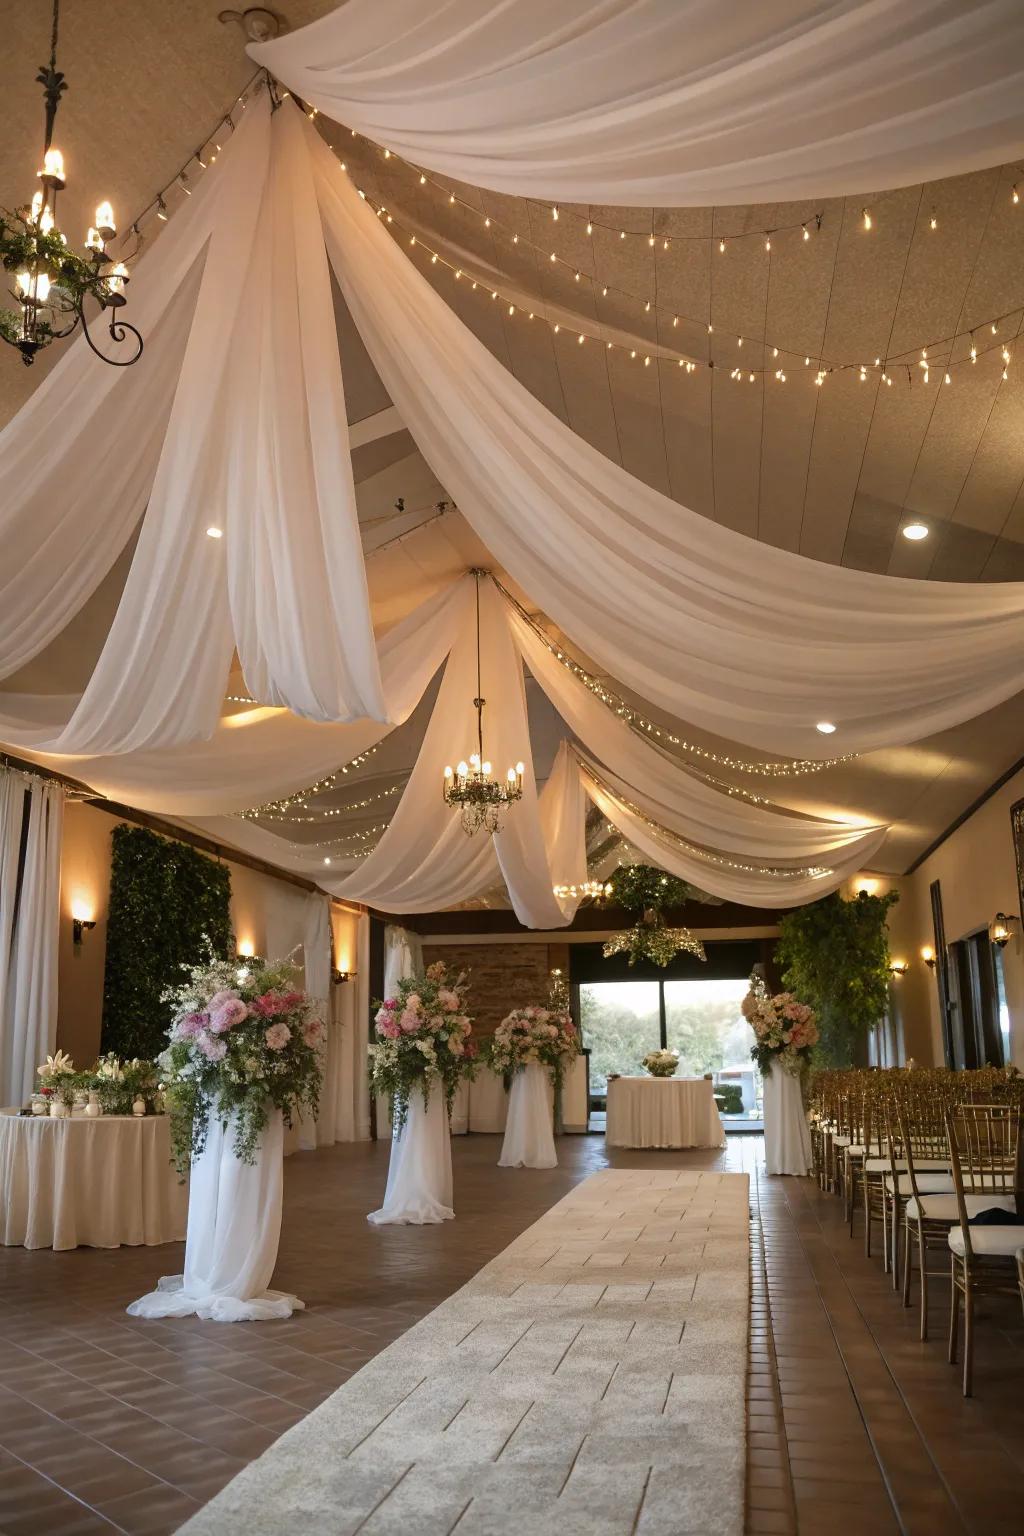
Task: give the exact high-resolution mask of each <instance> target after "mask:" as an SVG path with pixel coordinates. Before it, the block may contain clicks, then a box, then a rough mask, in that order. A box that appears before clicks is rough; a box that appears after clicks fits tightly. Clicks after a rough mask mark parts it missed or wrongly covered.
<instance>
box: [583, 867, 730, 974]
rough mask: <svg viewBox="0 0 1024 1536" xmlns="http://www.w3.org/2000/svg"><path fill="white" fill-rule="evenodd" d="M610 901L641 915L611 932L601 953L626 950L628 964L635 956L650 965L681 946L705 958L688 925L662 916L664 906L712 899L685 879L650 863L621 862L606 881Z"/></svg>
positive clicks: (666, 958) (663, 961)
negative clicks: (671, 922) (670, 923)
mask: <svg viewBox="0 0 1024 1536" xmlns="http://www.w3.org/2000/svg"><path fill="white" fill-rule="evenodd" d="M608 885H609V887H610V896H609V899H610V900H611V901H614V902H616V903H617V904H618V905H619V906H620V907H625V908H626V911H627V912H641V913H642V914H643V915H642V917H641V918H640V919H639V920H638V921H637V922H636V923H634V924H633V926H632V928H627V929H625V930H624V931H623V932H622V933H616V934H614V935H613V936H612V937H611V938H610V939H608V940H607V942H606V943H605V945H604V948H603V950H602V954H603V955H604V956H605V958H606V959H607V958H608V957H609V956H611V955H617V954H621V953H623V952H624V953H625V954H627V955H628V957H629V963H630V965H635V964H636V962H637V961H638V960H650V961H651V963H652V964H653V965H660V966H666V965H668V964H669V962H670V961H671V960H672V959H674V957H675V956H676V955H677V954H678V953H679V951H680V950H686V951H687V952H688V953H689V954H691V955H696V957H697V959H698V960H704V959H706V958H707V957H706V955H705V953H704V946H703V944H702V943H701V942H700V940H699V939H696V938H694V936H693V934H692V933H691V932H690V930H689V929H688V928H667V927H666V926H665V919H664V917H663V916H662V909H663V908H664V907H679V906H682V905H683V903H684V902H687V901H704V902H707V901H714V899H715V898H714V897H709V896H705V894H704V893H703V891H699V890H698V889H697V887H696V886H695V885H691V884H690V882H689V881H688V880H680V879H679V877H678V876H677V875H669V874H666V872H665V871H664V870H663V869H657V868H655V866H654V865H653V864H621V865H620V866H619V868H618V869H617V870H616V871H615V872H614V874H613V875H612V876H611V878H610V880H609V881H608Z"/></svg>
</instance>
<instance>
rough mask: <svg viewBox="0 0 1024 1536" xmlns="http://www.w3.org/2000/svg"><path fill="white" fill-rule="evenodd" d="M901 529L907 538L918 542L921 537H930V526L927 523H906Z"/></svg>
mask: <svg viewBox="0 0 1024 1536" xmlns="http://www.w3.org/2000/svg"><path fill="white" fill-rule="evenodd" d="M900 531H901V533H902V534H903V537H904V538H905V539H910V540H911V541H912V542H913V543H915V544H916V543H917V542H918V540H919V539H926V538H927V537H928V533H929V528H928V525H927V523H904V524H903V527H902V529H901V530H900Z"/></svg>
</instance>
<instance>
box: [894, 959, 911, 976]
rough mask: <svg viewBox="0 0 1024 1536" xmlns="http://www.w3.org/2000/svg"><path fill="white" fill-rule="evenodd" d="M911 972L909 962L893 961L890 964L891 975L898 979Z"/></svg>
mask: <svg viewBox="0 0 1024 1536" xmlns="http://www.w3.org/2000/svg"><path fill="white" fill-rule="evenodd" d="M909 970H910V962H909V961H907V960H891V961H890V962H889V975H890V976H892V977H894V978H896V977H899V976H905V975H906V974H907V972H908V971H909Z"/></svg>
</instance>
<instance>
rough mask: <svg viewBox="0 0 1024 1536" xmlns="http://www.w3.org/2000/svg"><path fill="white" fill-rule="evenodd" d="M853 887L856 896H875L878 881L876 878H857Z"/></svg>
mask: <svg viewBox="0 0 1024 1536" xmlns="http://www.w3.org/2000/svg"><path fill="white" fill-rule="evenodd" d="M854 889H855V890H856V892H857V895H858V896H877V895H878V881H877V880H858V881H856V883H855V885H854Z"/></svg>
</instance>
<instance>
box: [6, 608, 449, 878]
mask: <svg viewBox="0 0 1024 1536" xmlns="http://www.w3.org/2000/svg"><path fill="white" fill-rule="evenodd" d="M470 599H471V593H470V591H469V589H468V588H467V587H466V585H465V583H463V582H461V581H457V582H454V583H452V584H451V585H450V586H447V587H444V588H441V589H440V590H439V591H437V592H436V593H434V594H433V595H432V596H431V597H429V598H428V599H427V600H426V601H425V602H424V603H422V604H420V606H419V607H418V608H417V609H415V610H414V611H413V612H412V613H411V614H409V615H408V617H407V618H405V619H402V620H401V621H400V622H399V623H398V624H395V625H394V626H393V627H392V628H391V629H389V630H388V631H387V633H386V634H385V635H384V636H383V637H382V639H381V640H380V641H379V645H378V649H379V654H380V665H381V674H382V678H383V683H384V694H385V698H386V699H387V709H388V714H389V715H390V717H391V719H392V720H393V721H394V722H395V724H396V725H400V724H401V723H402V722H403V721H404V720H406V719H408V717H409V715H410V714H411V713H412V711H413V710H414V709H415V707H416V705H417V704H418V703H419V701H420V699H421V698H422V696H423V693H424V691H425V689H426V687H427V685H428V684H429V682H430V680H431V678H432V677H433V676H434V674H435V672H436V671H437V670H438V668H439V667H440V666H441V664H442V663H443V661H444V659H445V656H446V655H447V654H448V651H449V650H450V649H451V646H452V644H453V642H454V639H455V636H456V635H457V634H458V633H460V631H461V630H463V629H464V628H465V625H466V623H467V622H468V621H469V614H470V609H469V607H468V604H469V601H470ZM72 706H73V700H69V699H68V698H67V697H66V696H62V697H57V698H49V697H46V696H43V695H27V694H14V693H7V694H0V739H2V740H3V741H4V742H6V743H7V744H9V745H11V746H17V747H18V748H20V749H21V750H22V751H29V752H31V753H32V755H33V757H36V758H38V760H39V761H40V762H41V763H43V764H44V765H46V766H49V767H52V768H53V769H54V770H55V771H57V772H60V773H66V774H70V775H71V776H73V777H80V778H82V779H85V780H86V781H87V782H88V783H89V784H90V786H91V787H92V788H94V789H96V790H97V791H99V792H100V793H101V794H104V795H107V796H108V797H109V798H110V799H112V800H121V801H124V802H126V803H127V804H130V805H134V806H137V807H138V808H139V809H140V810H148V811H154V812H157V813H161V814H164V815H177V816H196V817H200V816H202V815H216V814H218V813H221V812H228V811H239V810H245V809H246V808H247V807H249V806H251V805H256V804H258V803H259V802H260V801H263V800H270V799H273V798H276V797H277V796H279V795H285V794H289V793H290V792H291V791H293V790H295V789H301V788H302V787H303V785H306V784H309V783H311V782H312V781H313V780H315V779H318V778H320V777H321V776H323V775H324V774H327V773H330V772H331V771H332V770H333V769H335V768H337V767H338V765H339V764H340V763H346V762H348V761H349V760H350V759H351V758H353V757H355V756H356V755H357V754H358V753H360V752H364V751H365V750H366V748H367V747H370V746H373V745H374V743H375V742H378V741H380V740H382V738H383V737H384V736H386V735H387V734H388V731H389V729H390V727H388V726H383V725H377V724H375V723H374V722H372V721H359V722H358V723H354V724H352V725H326V724H318V723H315V722H312V721H309V720H300V719H298V718H296V717H295V716H294V715H292V714H290V713H289V712H288V711H287V710H284V709H275V708H263V707H257V708H254V709H249V710H244V711H242V712H241V713H238V714H235V715H231V716H226V717H224V718H223V719H221V720H220V721H219V722H218V724H217V728H216V730H215V731H214V733H213V736H212V737H211V739H210V740H209V741H201V742H194V743H192V744H191V745H189V746H180V747H167V748H165V749H163V750H162V751H145V752H141V751H140V752H127V753H123V754H120V755H117V756H110V757H106V756H101V757H78V756H75V755H67V756H61V757H57V756H55V755H53V743H54V740H55V739H56V738H59V735H60V730H61V720H62V719H63V720H66V719H67V716H68V712H69V709H70V708H71V707H72ZM253 830H254V831H259V830H260V829H258V828H254V829H253ZM264 835H266V834H264ZM263 852H264V856H266V857H271V858H273V859H277V857H278V855H276V854H274V853H273V852H272V851H268V850H263ZM312 862H313V860H312V857H311V864H312Z"/></svg>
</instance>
